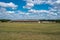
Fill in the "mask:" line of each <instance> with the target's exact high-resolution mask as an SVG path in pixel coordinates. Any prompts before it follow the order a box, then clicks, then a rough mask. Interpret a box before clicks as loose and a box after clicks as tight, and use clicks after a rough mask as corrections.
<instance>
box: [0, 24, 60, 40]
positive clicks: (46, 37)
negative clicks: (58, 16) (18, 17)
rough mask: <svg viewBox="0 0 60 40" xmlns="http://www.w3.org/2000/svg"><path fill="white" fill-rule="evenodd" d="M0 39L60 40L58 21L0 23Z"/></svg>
mask: <svg viewBox="0 0 60 40" xmlns="http://www.w3.org/2000/svg"><path fill="white" fill-rule="evenodd" d="M0 40H60V23H44V24H43V23H40V24H39V23H0Z"/></svg>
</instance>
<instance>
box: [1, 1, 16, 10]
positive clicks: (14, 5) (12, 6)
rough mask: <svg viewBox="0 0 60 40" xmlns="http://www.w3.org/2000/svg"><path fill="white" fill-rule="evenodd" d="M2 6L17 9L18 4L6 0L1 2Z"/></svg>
mask: <svg viewBox="0 0 60 40" xmlns="http://www.w3.org/2000/svg"><path fill="white" fill-rule="evenodd" d="M0 6H1V7H11V8H12V9H15V8H16V7H17V5H16V4H14V3H12V2H10V3H5V2H0Z"/></svg>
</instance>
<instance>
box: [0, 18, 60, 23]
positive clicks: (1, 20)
mask: <svg viewBox="0 0 60 40" xmlns="http://www.w3.org/2000/svg"><path fill="white" fill-rule="evenodd" d="M9 21H11V22H12V20H10V19H0V22H9ZM38 21H49V22H50V21H51V22H56V23H60V19H57V20H45V19H43V20H38Z"/></svg>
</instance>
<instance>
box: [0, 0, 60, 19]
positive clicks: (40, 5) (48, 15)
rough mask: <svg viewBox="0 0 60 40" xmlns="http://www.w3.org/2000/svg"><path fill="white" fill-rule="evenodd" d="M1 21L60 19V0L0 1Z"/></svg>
mask: <svg viewBox="0 0 60 40" xmlns="http://www.w3.org/2000/svg"><path fill="white" fill-rule="evenodd" d="M0 19H13V20H18V19H19V20H20V19H60V0H0Z"/></svg>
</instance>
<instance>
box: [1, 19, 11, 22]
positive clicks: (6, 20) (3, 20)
mask: <svg viewBox="0 0 60 40" xmlns="http://www.w3.org/2000/svg"><path fill="white" fill-rule="evenodd" d="M0 21H1V22H8V21H10V20H9V19H0Z"/></svg>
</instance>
